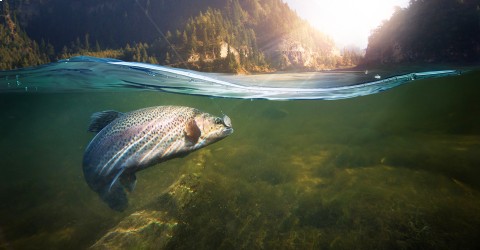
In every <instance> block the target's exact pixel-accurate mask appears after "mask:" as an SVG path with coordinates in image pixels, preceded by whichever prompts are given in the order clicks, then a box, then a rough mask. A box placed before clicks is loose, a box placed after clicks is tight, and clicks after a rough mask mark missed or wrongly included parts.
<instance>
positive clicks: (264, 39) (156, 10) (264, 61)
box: [0, 0, 361, 73]
mask: <svg viewBox="0 0 480 250" xmlns="http://www.w3.org/2000/svg"><path fill="white" fill-rule="evenodd" d="M8 5H11V7H9V6H8ZM0 32H1V33H0V39H1V41H2V43H1V44H0V56H1V58H2V60H1V64H0V69H13V68H19V67H25V66H32V65H39V64H42V63H48V62H52V61H56V60H58V59H62V58H68V57H72V56H77V55H90V56H97V57H110V58H117V59H121V60H125V61H138V62H147V63H152V64H161V65H170V66H173V67H182V68H188V69H194V70H200V71H214V72H234V73H241V72H268V71H276V70H323V69H335V68H341V67H351V66H354V65H356V64H358V63H359V61H360V59H361V56H360V55H359V53H358V51H355V50H349V49H343V50H339V49H338V48H336V47H335V44H334V42H333V40H332V39H331V38H329V37H328V36H327V35H325V34H323V33H321V32H319V31H318V30H316V29H314V28H313V27H312V26H310V24H309V23H308V22H306V21H305V20H303V19H301V18H300V17H299V16H298V15H297V14H296V13H295V12H294V11H292V10H291V9H290V8H289V6H288V5H287V4H285V3H284V2H282V1H281V0H205V1H196V0H158V1H150V0H137V1H135V0H116V1H113V0H83V1H79V0H71V1H63V0H42V1H30V0H5V1H3V6H2V16H1V17H0Z"/></svg>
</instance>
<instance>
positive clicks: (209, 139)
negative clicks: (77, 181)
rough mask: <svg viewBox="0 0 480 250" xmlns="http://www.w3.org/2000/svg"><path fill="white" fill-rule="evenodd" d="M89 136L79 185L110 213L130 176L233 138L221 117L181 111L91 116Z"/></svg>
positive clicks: (123, 201) (118, 206)
mask: <svg viewBox="0 0 480 250" xmlns="http://www.w3.org/2000/svg"><path fill="white" fill-rule="evenodd" d="M88 130H89V131H91V132H98V133H97V134H96V136H95V137H94V138H93V139H92V141H91V142H90V143H89V144H88V146H87V148H86V150H85V153H84V156H83V173H84V176H85V180H86V182H87V183H88V185H89V186H90V188H91V189H93V190H94V191H95V192H97V193H98V194H99V196H100V198H101V199H102V200H103V201H105V202H106V203H107V204H108V205H109V206H110V208H112V209H114V210H117V211H123V210H124V209H125V208H126V207H127V205H128V199H127V196H126V192H125V190H127V191H133V189H134V188H135V184H136V176H135V173H136V172H137V171H140V170H143V169H145V168H148V167H150V166H153V165H155V164H158V163H160V162H163V161H166V160H169V159H172V158H175V157H181V156H185V155H187V154H188V153H190V152H192V151H195V150H197V149H200V148H202V147H205V146H207V145H209V144H212V143H214V142H217V141H219V140H221V139H223V138H225V137H227V136H228V135H230V134H231V133H233V128H232V123H231V120H230V118H229V117H228V116H224V117H223V118H219V117H215V116H213V115H211V114H208V113H205V112H201V111H200V110H198V109H195V108H191V107H183V106H157V107H149V108H144V109H140V110H136V111H132V112H129V113H125V114H123V113H120V112H117V111H113V110H108V111H103V112H98V113H94V114H93V115H92V119H91V123H90V126H89V129H88Z"/></svg>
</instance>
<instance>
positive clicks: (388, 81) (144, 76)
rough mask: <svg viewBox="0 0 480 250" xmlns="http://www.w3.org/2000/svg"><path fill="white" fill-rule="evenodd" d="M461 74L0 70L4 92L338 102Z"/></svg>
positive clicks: (74, 62) (130, 66) (132, 67)
mask: <svg viewBox="0 0 480 250" xmlns="http://www.w3.org/2000/svg"><path fill="white" fill-rule="evenodd" d="M458 74H460V71H457V70H442V71H427V72H419V73H408V74H402V75H396V76H391V77H387V78H384V79H378V78H379V77H380V76H379V75H374V73H370V74H366V72H359V71H356V72H353V71H352V72H315V73H275V74H262V75H247V76H238V75H226V74H213V73H200V72H196V71H191V70H184V69H177V68H171V67H165V66H159V65H152V64H146V63H137V62H124V61H120V60H116V59H109V58H96V57H87V56H79V57H74V58H71V59H66V60H60V61H58V62H56V63H51V64H45V65H41V66H38V67H31V68H22V69H17V70H11V71H0V93H5V92H79V91H97V90H133V89H136V90H155V91H164V92H170V93H178V94H187V95H202V96H209V97H222V98H240V99H268V100H305V99H309V100H336V99H345V98H353V97H358V96H365V95H371V94H375V93H378V92H381V91H385V90H388V89H391V88H394V87H397V86H400V85H402V84H405V83H407V82H410V81H413V80H416V79H425V78H433V77H443V76H451V75H458ZM372 80H373V81H372Z"/></svg>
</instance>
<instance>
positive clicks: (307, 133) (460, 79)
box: [0, 71, 480, 249]
mask: <svg viewBox="0 0 480 250" xmlns="http://www.w3.org/2000/svg"><path fill="white" fill-rule="evenodd" d="M479 93H480V72H479V71H475V72H470V73H466V74H464V75H460V76H455V77H444V78H437V79H428V80H420V81H414V82H412V83H409V84H406V85H403V86H400V87H397V88H394V89H392V90H389V91H386V92H381V93H379V94H375V95H369V96H364V97H357V98H352V99H345V100H336V101H321V100H318V101H262V100H254V101H249V100H234V99H210V98H206V97H194V96H187V95H174V94H165V93H161V92H133V91H132V92H128V91H122V92H78V93H63V94H60V93H57V94H41V93H34V94H30V93H26V94H12V93H10V94H0V105H1V109H0V131H1V136H0V152H1V153H0V154H1V157H0V171H1V174H0V201H1V202H0V249H85V248H88V247H90V246H94V247H93V248H94V249H109V248H110V249H111V248H126V249H139V248H143V249H155V248H166V249H217V248H220V249H235V248H236V249H479V248H480V240H479V238H478V235H480V192H479V189H480V98H479ZM157 105H185V106H191V107H196V108H198V109H200V110H203V111H206V112H209V113H212V114H216V115H221V110H223V112H225V114H227V115H228V116H229V117H230V118H231V119H232V123H233V127H234V129H235V132H234V133H233V134H232V135H231V136H229V137H227V138H226V139H224V140H222V141H220V142H218V143H216V144H213V145H210V146H208V147H206V148H204V149H201V150H199V151H196V152H193V153H192V154H190V155H188V156H186V157H184V158H179V159H174V160H170V161H168V162H165V163H162V164H159V165H157V166H154V167H152V168H149V169H147V170H144V171H142V172H139V173H138V174H137V178H138V183H137V187H136V189H135V191H134V192H132V193H130V194H129V204H130V205H129V207H128V208H127V210H126V211H125V212H122V213H119V212H115V211H113V210H110V209H109V208H108V206H107V205H106V204H104V203H103V202H102V201H101V200H100V199H99V198H98V196H97V194H96V193H95V192H93V191H92V190H91V189H89V187H88V186H87V184H86V182H85V180H84V178H83V174H82V156H83V152H84V150H85V147H86V145H87V144H88V142H89V141H90V140H91V139H92V138H93V134H91V133H89V132H87V131H86V129H87V126H88V123H89V117H90V115H91V114H92V113H93V112H97V111H101V110H108V109H115V110H118V111H130V110H135V109H139V108H143V107H148V106H157ZM220 109H221V110H220ZM179 180H180V182H179ZM171 185H172V186H171ZM172 187H173V189H172ZM182 190H183V191H182ZM142 223H143V224H142Z"/></svg>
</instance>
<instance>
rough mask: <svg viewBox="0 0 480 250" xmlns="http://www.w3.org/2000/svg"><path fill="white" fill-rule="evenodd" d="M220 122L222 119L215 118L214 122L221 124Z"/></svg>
mask: <svg viewBox="0 0 480 250" xmlns="http://www.w3.org/2000/svg"><path fill="white" fill-rule="evenodd" d="M222 123H223V121H222V119H220V118H218V117H216V118H215V124H222Z"/></svg>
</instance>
